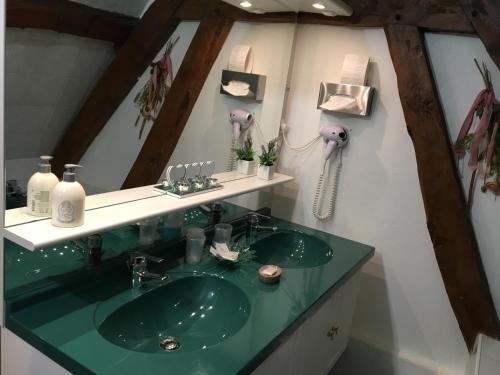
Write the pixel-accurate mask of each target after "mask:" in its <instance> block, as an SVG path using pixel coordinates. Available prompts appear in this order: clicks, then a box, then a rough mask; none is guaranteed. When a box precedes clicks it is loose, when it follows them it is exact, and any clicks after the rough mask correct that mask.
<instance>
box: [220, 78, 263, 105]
mask: <svg viewBox="0 0 500 375" xmlns="http://www.w3.org/2000/svg"><path fill="white" fill-rule="evenodd" d="M231 82H233V84H232V85H230V83H231ZM231 87H232V88H233V89H231ZM245 87H246V88H247V89H245ZM265 90H266V76H263V75H260V74H253V73H243V72H235V71H233V70H223V71H222V79H221V86H220V93H221V94H225V95H229V96H232V97H237V98H243V99H251V100H256V101H262V100H263V99H264V92H265Z"/></svg>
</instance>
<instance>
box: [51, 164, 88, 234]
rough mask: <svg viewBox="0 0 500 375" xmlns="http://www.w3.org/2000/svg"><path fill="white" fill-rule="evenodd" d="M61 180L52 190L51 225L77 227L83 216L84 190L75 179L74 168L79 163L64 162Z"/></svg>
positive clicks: (82, 220)
mask: <svg viewBox="0 0 500 375" xmlns="http://www.w3.org/2000/svg"><path fill="white" fill-rule="evenodd" d="M64 168H65V169H66V171H65V172H64V174H63V180H62V181H61V182H59V183H58V184H57V185H56V186H55V187H54V190H53V191H52V225H54V226H56V227H66V228H72V227H78V226H80V225H83V222H84V216H85V190H84V189H83V187H82V185H80V183H79V182H77V181H76V168H81V165H77V164H66V165H65V166H64Z"/></svg>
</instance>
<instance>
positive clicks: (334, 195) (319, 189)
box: [313, 149, 342, 221]
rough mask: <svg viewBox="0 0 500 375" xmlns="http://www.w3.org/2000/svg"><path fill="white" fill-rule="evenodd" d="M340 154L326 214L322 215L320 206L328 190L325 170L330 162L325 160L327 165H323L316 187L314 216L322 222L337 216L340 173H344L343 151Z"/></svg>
mask: <svg viewBox="0 0 500 375" xmlns="http://www.w3.org/2000/svg"><path fill="white" fill-rule="evenodd" d="M339 152H340V155H339V164H338V165H337V168H336V169H335V174H334V176H333V183H332V194H331V195H330V202H329V206H328V210H327V212H326V213H325V214H321V212H320V208H319V206H320V203H321V200H322V196H323V192H324V191H325V188H326V186H325V185H324V183H325V169H326V164H327V162H328V160H325V163H324V164H323V171H322V173H321V174H320V176H319V178H318V185H317V187H316V193H315V195H314V202H313V215H314V217H315V218H316V219H318V220H322V221H323V220H328V219H330V218H331V217H332V216H333V215H334V214H335V203H336V201H337V193H338V187H339V179H340V172H341V171H342V149H340V151H339Z"/></svg>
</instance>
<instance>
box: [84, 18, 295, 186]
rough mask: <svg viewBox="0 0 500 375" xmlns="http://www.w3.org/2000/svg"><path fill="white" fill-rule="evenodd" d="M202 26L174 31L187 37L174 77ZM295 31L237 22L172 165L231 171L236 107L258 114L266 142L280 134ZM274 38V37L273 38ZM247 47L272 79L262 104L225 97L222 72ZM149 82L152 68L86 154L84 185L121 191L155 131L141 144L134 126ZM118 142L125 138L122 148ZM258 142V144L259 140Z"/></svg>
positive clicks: (284, 26) (261, 70) (183, 38)
mask: <svg viewBox="0 0 500 375" xmlns="http://www.w3.org/2000/svg"><path fill="white" fill-rule="evenodd" d="M197 26H198V23H197V22H182V23H181V24H180V25H179V27H178V28H177V30H176V31H175V33H174V36H175V35H180V36H181V39H180V40H179V42H178V44H177V45H176V47H175V48H174V51H173V53H172V61H173V65H174V73H176V72H177V70H178V69H179V66H180V64H181V63H182V58H183V57H184V55H185V53H186V50H187V48H188V47H189V43H190V42H191V40H192V37H193V36H194V33H195V32H196V28H197ZM294 27H295V26H294V25H292V24H280V25H278V24H277V25H271V24H249V23H239V22H237V23H235V24H234V26H233V28H232V29H231V32H230V34H229V36H228V38H227V40H226V42H225V43H224V46H223V48H222V50H221V52H220V54H219V56H218V58H217V59H216V62H215V63H214V66H213V67H212V70H211V71H210V74H209V76H208V78H207V80H206V82H205V84H204V86H203V89H202V91H201V93H200V96H199V100H198V101H197V102H196V104H195V106H194V108H193V111H192V113H191V116H190V118H189V121H188V123H187V124H186V127H185V128H184V131H183V133H182V135H181V138H180V139H179V142H178V143H177V146H176V148H175V150H174V153H173V155H172V157H171V159H170V161H169V163H168V164H169V165H170V164H178V163H180V162H182V163H186V162H194V161H204V160H215V161H216V165H217V170H218V171H223V170H225V167H226V164H227V161H228V158H229V149H230V147H231V135H232V129H231V127H230V125H229V121H228V118H229V111H230V110H232V109H233V108H245V109H247V110H249V111H252V112H255V114H256V118H257V120H258V121H259V123H260V125H261V128H262V131H263V133H264V137H265V138H266V140H268V139H270V138H273V137H275V136H277V134H278V129H279V124H280V118H281V110H282V106H283V98H284V93H285V88H286V77H287V72H288V63H289V61H290V53H291V48H292V45H293V30H294ZM269 35H272V36H273V38H269ZM241 43H248V44H250V45H252V48H253V50H254V55H255V63H254V72H255V73H260V74H265V75H267V84H266V94H265V100H264V101H263V102H262V103H256V102H244V101H240V100H236V99H233V98H230V97H228V96H226V95H221V94H220V93H219V87H220V78H221V74H222V69H224V68H225V67H226V66H227V62H228V59H229V54H230V52H231V49H232V47H233V46H234V45H235V44H241ZM159 56H160V54H159ZM148 78H149V70H148V71H146V72H145V74H143V75H142V76H141V77H140V79H139V80H138V82H137V84H136V85H135V87H134V88H133V89H132V90H131V92H130V94H129V95H128V96H127V98H126V99H125V100H124V101H123V103H122V104H121V105H120V107H118V109H117V110H116V112H115V113H114V114H113V116H112V117H111V119H110V120H109V121H108V123H107V124H106V126H105V127H104V129H103V130H102V131H101V133H100V134H99V135H98V136H97V137H96V139H95V140H94V142H93V143H92V145H91V146H90V147H89V149H88V150H87V152H86V153H85V155H84V157H83V158H82V160H81V162H80V163H81V164H82V165H84V166H85V168H84V169H82V171H81V173H80V179H81V180H82V181H84V182H86V183H88V184H90V185H94V186H98V187H100V188H102V189H104V190H118V189H120V187H121V185H122V183H123V181H124V180H125V178H126V177H127V175H128V173H129V170H130V168H131V166H132V165H133V163H134V162H135V160H136V158H137V155H138V154H139V152H140V149H141V148H142V145H143V144H144V141H145V140H146V138H147V135H148V133H149V131H150V130H151V125H152V123H151V122H150V123H148V125H147V126H146V129H145V131H144V134H143V136H142V139H140V140H139V139H138V129H137V128H134V122H135V120H136V118H137V114H138V109H137V108H136V107H135V106H134V104H133V99H134V97H135V95H136V94H137V92H138V91H139V90H140V89H141V88H142V87H143V85H144V84H145V82H146V81H147V79H148ZM117 139H119V140H120V143H119V144H118V143H117ZM254 139H255V142H256V144H258V143H257V141H258V138H257V137H254Z"/></svg>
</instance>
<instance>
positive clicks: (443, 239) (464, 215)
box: [385, 25, 500, 350]
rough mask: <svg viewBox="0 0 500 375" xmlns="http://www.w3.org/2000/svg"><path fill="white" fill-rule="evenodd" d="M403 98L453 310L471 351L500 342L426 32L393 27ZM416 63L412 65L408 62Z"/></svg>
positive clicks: (499, 326) (389, 33)
mask: <svg viewBox="0 0 500 375" xmlns="http://www.w3.org/2000/svg"><path fill="white" fill-rule="evenodd" d="M385 33H386V36H387V41H388V43H389V51H390V54H391V58H392V61H393V63H394V68H395V70H396V75H397V82H398V89H399V96H400V99H401V104H402V106H403V112H404V116H405V120H406V126H407V129H408V133H409V135H410V137H411V139H412V142H413V145H414V148H415V156H416V159H417V169H418V176H419V180H420V188H421V191H422V197H423V200H424V206H425V213H426V216H427V227H428V229H429V234H430V237H431V240H432V243H433V245H434V251H435V254H436V259H437V263H438V266H439V268H440V270H441V275H442V277H443V282H444V286H445V288H446V291H447V294H448V298H449V300H450V302H451V306H452V308H453V310H454V312H455V316H456V318H457V321H458V324H459V326H460V329H461V331H462V334H463V336H464V339H465V342H466V343H467V346H468V348H469V350H472V347H473V345H474V340H475V339H476V336H477V334H478V333H484V334H487V335H489V336H491V337H500V323H499V321H498V316H497V314H496V311H495V305H494V303H493V299H492V297H491V294H490V289H489V285H488V281H487V279H486V275H485V272H484V269H483V264H482V262H481V256H480V253H479V247H478V244H477V241H476V236H475V234H474V229H473V227H472V223H471V221H470V218H469V214H468V211H467V208H466V204H465V198H464V197H465V195H464V192H463V188H462V184H461V181H460V177H459V176H458V172H457V167H456V165H455V161H454V159H453V156H452V155H453V153H452V149H451V145H450V138H449V135H448V131H447V127H446V122H445V119H444V116H443V111H442V108H441V103H440V101H439V96H438V93H437V89H436V87H435V83H434V78H433V76H432V72H431V69H430V63H429V58H428V56H427V52H426V48H425V42H424V35H423V32H422V31H420V30H418V28H417V27H415V26H403V25H387V26H386V27H385ZM409 61H411V64H409V63H408V62H409Z"/></svg>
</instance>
